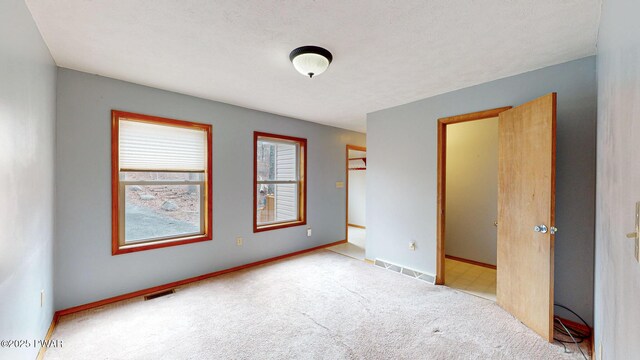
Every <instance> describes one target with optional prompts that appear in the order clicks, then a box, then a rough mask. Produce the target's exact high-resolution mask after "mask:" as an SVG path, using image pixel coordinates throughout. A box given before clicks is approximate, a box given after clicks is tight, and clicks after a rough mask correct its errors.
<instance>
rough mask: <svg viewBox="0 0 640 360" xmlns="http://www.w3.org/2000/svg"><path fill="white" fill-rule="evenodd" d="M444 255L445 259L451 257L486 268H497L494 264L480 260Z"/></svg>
mask: <svg viewBox="0 0 640 360" xmlns="http://www.w3.org/2000/svg"><path fill="white" fill-rule="evenodd" d="M444 257H445V258H447V259H451V260H455V261H462V262H466V263H468V264H472V265H478V266H482V267H486V268H489V269H493V270H495V269H497V268H496V266H495V265H491V264H485V263H483V262H480V261H475V260H469V259H465V258H461V257H457V256H451V255H445V256H444Z"/></svg>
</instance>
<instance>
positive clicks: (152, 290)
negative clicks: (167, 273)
mask: <svg viewBox="0 0 640 360" xmlns="http://www.w3.org/2000/svg"><path fill="white" fill-rule="evenodd" d="M346 242H347V240H340V241H336V242H333V243H329V244H324V245H320V246H315V247H312V248H309V249H304V250H300V251H295V252H292V253H289V254H284V255H280V256H276V257H272V258H269V259H265V260H260V261H256V262H252V263H249V264H245V265H240V266H235V267H232V268H229V269H224V270H219V271H215V272H212V273H208V274H204V275H199V276H194V277H192V278H188V279H183V280H178V281H174V282H171V283H168V284H164V285H159V286H154V287H151V288H147V289H143V290H138V291H134V292H130V293H127V294H123V295H118V296H114V297H110V298H107V299H103V300H98V301H94V302H91V303H88V304H84V305H78V306H74V307H70V308H68V309H63V310H58V311H56V316H57V317H60V316H65V315H69V314H73V313H77V312H80V311H84V310H88V309H93V308H96V307H99V306H103V305H107V304H111V303H114V302H118V301H122V300H128V299H132V298H135V297H139V296H144V295H149V294H152V293H156V292H158V291H163V290H167V289H171V288H175V287H178V286H182V285H186V284H189V283H192V282H196V281H200V280H205V279H209V278H212V277H215V276H220V275H223V274H227V273H230V272H234V271H240V270H244V269H248V268H252V267H255V266H259V265H263V264H267V263H270V262H274V261H278V260H282V259H286V258H289V257H292V256H297V255H302V254H305V253H308V252H311V251H315V250H319V249H324V248H327V247H330V246H334V245H338V244H344V243H346Z"/></svg>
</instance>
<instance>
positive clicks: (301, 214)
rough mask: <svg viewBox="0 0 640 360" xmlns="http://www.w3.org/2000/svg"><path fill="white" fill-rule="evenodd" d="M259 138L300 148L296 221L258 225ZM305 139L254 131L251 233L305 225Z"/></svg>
mask: <svg viewBox="0 0 640 360" xmlns="http://www.w3.org/2000/svg"><path fill="white" fill-rule="evenodd" d="M261 138H267V139H273V140H276V141H287V142H294V143H297V144H298V145H299V147H300V156H299V159H298V169H299V171H300V174H299V180H298V182H299V184H298V220H294V221H288V222H282V223H275V224H267V225H258V141H259V140H260V139H261ZM306 177H307V139H304V138H298V137H293V136H286V135H278V134H271V133H266V132H259V131H255V132H254V133H253V232H254V233H258V232H263V231H270V230H277V229H284V228H288V227H293V226H301V225H306V224H307V179H306Z"/></svg>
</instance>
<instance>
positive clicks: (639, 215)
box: [627, 201, 640, 262]
mask: <svg viewBox="0 0 640 360" xmlns="http://www.w3.org/2000/svg"><path fill="white" fill-rule="evenodd" d="M627 238H629V239H633V241H634V243H635V247H634V252H633V255H634V256H635V257H636V261H638V262H640V201H638V202H637V203H636V228H635V232H632V233H629V234H627Z"/></svg>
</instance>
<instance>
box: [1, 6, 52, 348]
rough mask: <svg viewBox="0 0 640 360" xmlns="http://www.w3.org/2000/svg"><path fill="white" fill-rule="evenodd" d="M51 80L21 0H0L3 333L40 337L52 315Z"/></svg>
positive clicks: (48, 62) (44, 51) (47, 57)
mask: <svg viewBox="0 0 640 360" xmlns="http://www.w3.org/2000/svg"><path fill="white" fill-rule="evenodd" d="M55 81H56V67H55V64H54V62H53V59H52V58H51V55H50V54H49V50H48V49H47V47H46V46H45V44H44V41H43V40H42V38H41V37H40V33H39V32H38V29H37V28H36V25H35V23H34V21H33V19H32V17H31V14H30V13H29V10H28V9H27V6H26V5H25V3H24V1H22V0H4V1H2V2H0V199H1V200H0V203H1V204H2V209H0V230H1V231H0V339H2V340H9V339H29V340H33V339H43V338H44V336H45V334H46V332H47V328H48V327H49V324H50V323H51V319H52V317H53V301H52V299H53V233H54V230H53V228H54V225H53V221H54V219H53V218H54V216H53V206H54V205H53V199H54V183H53V182H54V168H53V153H54V148H55V143H54V140H55V137H54V130H55V128H54V123H55V98H56V95H55V90H56V88H55ZM41 290H44V291H45V302H44V306H43V307H40V291H41ZM37 352H38V349H37V348H33V347H31V348H28V349H24V348H22V349H16V348H5V347H0V358H1V359H34V358H35V357H36V354H37Z"/></svg>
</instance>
